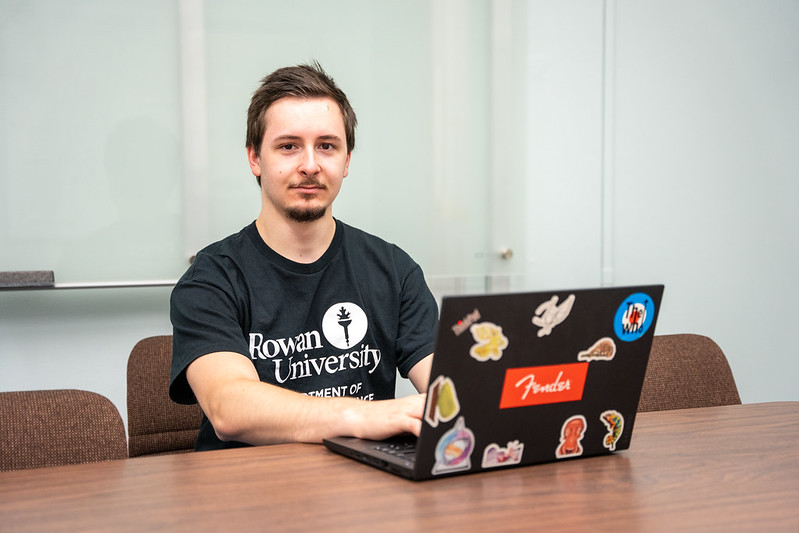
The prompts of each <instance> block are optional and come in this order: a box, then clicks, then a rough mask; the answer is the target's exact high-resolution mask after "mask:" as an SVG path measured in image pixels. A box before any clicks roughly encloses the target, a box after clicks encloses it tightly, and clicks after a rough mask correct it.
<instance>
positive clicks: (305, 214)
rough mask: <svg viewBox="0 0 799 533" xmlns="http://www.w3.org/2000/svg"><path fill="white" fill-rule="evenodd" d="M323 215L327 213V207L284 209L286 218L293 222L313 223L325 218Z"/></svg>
mask: <svg viewBox="0 0 799 533" xmlns="http://www.w3.org/2000/svg"><path fill="white" fill-rule="evenodd" d="M325 213H327V207H316V208H312V209H303V208H299V207H289V208H287V209H286V217H288V219H289V220H293V221H294V222H313V221H315V220H319V219H320V218H322V217H323V216H325Z"/></svg>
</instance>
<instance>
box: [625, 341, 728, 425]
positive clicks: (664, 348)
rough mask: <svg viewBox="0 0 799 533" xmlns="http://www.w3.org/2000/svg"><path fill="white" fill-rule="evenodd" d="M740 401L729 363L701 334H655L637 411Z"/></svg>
mask: <svg viewBox="0 0 799 533" xmlns="http://www.w3.org/2000/svg"><path fill="white" fill-rule="evenodd" d="M740 403H741V397H740V396H739V395H738V387H736V385H735V378H733V375H732V370H730V365H729V364H728V363H727V358H726V357H724V352H722V351H721V348H719V346H718V345H717V344H716V343H715V342H713V340H711V339H709V338H708V337H704V336H702V335H692V334H682V335H655V337H654V340H653V341H652V351H651V353H650V355H649V365H648V366H647V368H646V375H645V377H644V386H643V389H642V390H641V401H640V402H639V403H638V411H639V412H643V411H665V410H669V409H689V408H692V407H711V406H717V405H735V404H740Z"/></svg>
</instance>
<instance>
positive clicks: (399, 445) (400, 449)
mask: <svg viewBox="0 0 799 533" xmlns="http://www.w3.org/2000/svg"><path fill="white" fill-rule="evenodd" d="M375 449H377V450H379V451H381V452H383V453H387V454H389V455H393V456H395V457H399V458H400V459H404V460H406V461H414V460H415V459H416V443H415V442H387V443H384V444H379V445H377V446H375Z"/></svg>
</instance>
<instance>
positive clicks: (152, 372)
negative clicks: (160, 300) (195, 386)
mask: <svg viewBox="0 0 799 533" xmlns="http://www.w3.org/2000/svg"><path fill="white" fill-rule="evenodd" d="M171 365H172V336H171V335H160V336H157V337H148V338H146V339H142V340H141V341H139V342H138V343H136V346H134V347H133V350H132V351H131V352H130V357H129V358H128V375H127V377H128V442H129V455H130V456H131V457H137V456H140V455H156V454H167V453H182V452H188V451H193V450H194V440H195V439H196V438H197V433H198V432H199V430H200V424H201V423H202V416H203V415H202V410H201V409H200V406H199V405H196V404H195V405H180V404H177V403H175V402H173V401H172V400H171V399H170V398H169V373H170V368H171Z"/></svg>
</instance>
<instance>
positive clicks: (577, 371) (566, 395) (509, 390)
mask: <svg viewBox="0 0 799 533" xmlns="http://www.w3.org/2000/svg"><path fill="white" fill-rule="evenodd" d="M587 373H588V363H570V364H567V365H549V366H529V367H524V368H509V369H507V370H506V371H505V383H504V385H503V386H502V398H501V399H500V401H499V408H500V409H508V408H511V407H524V406H527V405H543V404H547V403H562V402H575V401H578V400H581V399H582V398H583V388H584V387H585V376H586V374H587Z"/></svg>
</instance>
